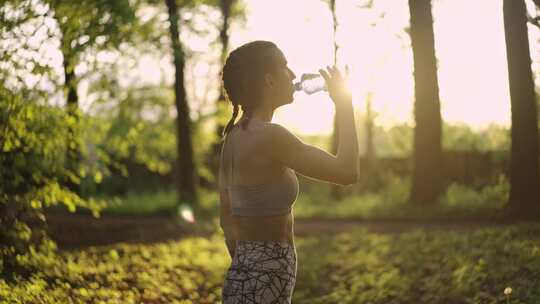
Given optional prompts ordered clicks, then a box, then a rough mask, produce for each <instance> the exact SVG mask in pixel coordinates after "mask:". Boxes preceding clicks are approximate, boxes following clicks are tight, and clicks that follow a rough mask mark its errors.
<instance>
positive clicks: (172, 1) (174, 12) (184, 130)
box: [165, 0, 198, 207]
mask: <svg viewBox="0 0 540 304" xmlns="http://www.w3.org/2000/svg"><path fill="white" fill-rule="evenodd" d="M165 3H166V5H167V9H168V13H169V24H170V25H169V31H170V34H171V42H172V48H173V57H174V68H175V73H174V76H175V78H174V79H175V83H174V93H175V105H176V111H177V113H178V114H177V118H176V132H177V134H176V136H177V141H176V142H177V153H178V154H177V160H176V177H177V181H176V187H177V195H178V200H179V203H186V204H190V205H192V207H193V206H194V205H195V204H196V203H197V200H198V197H197V191H196V186H195V185H196V169H195V163H194V159H193V145H192V142H191V119H190V116H189V105H188V103H187V98H186V89H185V87H184V54H183V50H182V45H181V43H180V35H179V29H178V27H179V21H178V20H179V13H178V7H177V5H176V0H165Z"/></svg>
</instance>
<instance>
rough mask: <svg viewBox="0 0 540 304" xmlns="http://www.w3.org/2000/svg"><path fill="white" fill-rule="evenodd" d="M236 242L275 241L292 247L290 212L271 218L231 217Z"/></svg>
mask: <svg viewBox="0 0 540 304" xmlns="http://www.w3.org/2000/svg"><path fill="white" fill-rule="evenodd" d="M232 224H233V225H232V226H233V229H234V232H235V235H236V239H237V240H243V241H277V242H285V243H289V244H293V245H294V238H293V234H294V233H293V224H294V217H293V214H292V212H291V213H288V214H284V215H273V216H233V217H232Z"/></svg>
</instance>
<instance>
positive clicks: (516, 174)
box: [503, 0, 540, 219]
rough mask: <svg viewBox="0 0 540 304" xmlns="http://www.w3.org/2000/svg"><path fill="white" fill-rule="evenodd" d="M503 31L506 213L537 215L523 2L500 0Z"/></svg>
mask: <svg viewBox="0 0 540 304" xmlns="http://www.w3.org/2000/svg"><path fill="white" fill-rule="evenodd" d="M503 13H504V32H505V38H506V57H507V61H508V79H509V84H510V101H511V109H512V130H511V138H512V144H511V160H510V198H509V200H508V204H507V205H506V210H505V211H506V214H507V215H508V216H510V217H514V218H537V219H538V218H540V201H539V198H540V195H539V189H540V188H539V186H540V183H539V172H538V171H539V170H538V125H537V120H538V117H537V115H538V114H537V109H536V98H535V90H534V80H533V76H532V71H531V57H530V53H529V38H528V31H527V18H526V8H525V2H524V1H523V0H504V4H503Z"/></svg>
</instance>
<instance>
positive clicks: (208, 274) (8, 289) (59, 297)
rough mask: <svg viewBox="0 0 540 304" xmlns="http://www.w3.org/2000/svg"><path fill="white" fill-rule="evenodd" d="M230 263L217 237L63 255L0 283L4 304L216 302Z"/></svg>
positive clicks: (94, 249) (121, 246)
mask: <svg viewBox="0 0 540 304" xmlns="http://www.w3.org/2000/svg"><path fill="white" fill-rule="evenodd" d="M229 262H230V259H229V257H228V254H227V252H226V249H225V246H224V245H223V240H222V239H221V238H219V237H213V238H211V239H204V238H200V237H193V238H188V239H185V240H182V241H179V242H167V243H159V244H154V245H127V244H120V245H115V246H113V247H102V248H89V249H86V250H84V251H75V252H65V253H62V254H60V255H59V257H58V259H57V261H55V262H54V263H53V264H52V265H51V266H50V267H49V268H47V269H44V270H43V271H41V272H38V273H36V274H34V275H33V276H32V277H31V278H30V279H29V280H23V279H17V280H16V282H15V283H7V282H6V281H2V280H0V298H2V299H6V300H7V301H8V303H51V304H52V303H122V304H129V303H217V302H218V301H219V298H220V297H221V283H222V280H223V274H224V272H225V269H226V267H228V263H229Z"/></svg>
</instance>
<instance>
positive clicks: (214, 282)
mask: <svg viewBox="0 0 540 304" xmlns="http://www.w3.org/2000/svg"><path fill="white" fill-rule="evenodd" d="M297 251H298V261H299V266H298V278H297V284H296V289H295V293H294V301H293V302H294V303H299V304H302V303H310V304H312V303H325V304H326V303H328V304H332V303H450V304H453V303H456V304H458V303H537V302H539V301H540V281H539V280H538V278H539V277H540V225H538V224H536V225H532V224H529V225H514V226H506V227H491V228H482V229H478V230H474V231H469V232H468V233H464V232H463V231H460V232H452V231H438V232H426V231H421V230H418V231H412V232H407V233H402V234H378V233H370V232H368V231H366V230H363V229H361V230H353V231H349V232H344V233H339V234H333V235H329V234H317V235H315V236H310V237H301V238H298V239H297ZM43 263H44V265H46V267H44V268H43V270H42V271H41V272H36V273H35V274H34V275H33V276H32V278H31V279H29V280H28V279H26V280H23V279H20V280H17V281H15V282H6V281H0V299H4V301H6V303H68V302H69V303H219V300H220V292H221V282H222V279H223V276H224V273H225V271H226V269H227V267H228V265H229V263H230V258H229V257H228V255H227V253H226V249H225V247H224V245H223V239H222V237H221V236H220V235H219V234H215V235H213V236H211V237H209V238H203V237H188V238H185V239H182V240H180V241H169V242H162V243H156V244H146V245H143V244H131V245H128V244H118V245H113V246H105V247H91V248H87V249H81V250H74V251H64V252H61V253H60V256H59V257H58V258H50V259H48V260H47V259H46V260H44V261H43ZM507 287H510V288H512V293H511V294H509V295H505V294H504V293H503V291H504V290H505V288H507Z"/></svg>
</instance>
